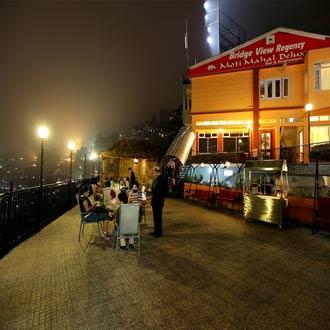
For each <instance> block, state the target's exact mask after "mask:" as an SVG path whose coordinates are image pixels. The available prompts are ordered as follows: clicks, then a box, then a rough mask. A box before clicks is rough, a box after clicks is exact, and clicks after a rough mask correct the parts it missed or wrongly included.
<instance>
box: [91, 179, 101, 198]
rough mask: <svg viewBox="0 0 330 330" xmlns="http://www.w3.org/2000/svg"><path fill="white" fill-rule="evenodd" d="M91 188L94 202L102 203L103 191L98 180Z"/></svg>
mask: <svg viewBox="0 0 330 330" xmlns="http://www.w3.org/2000/svg"><path fill="white" fill-rule="evenodd" d="M92 188H93V197H94V200H96V201H102V200H103V189H102V185H101V180H100V179H98V180H97V182H96V184H95V185H94V187H92Z"/></svg>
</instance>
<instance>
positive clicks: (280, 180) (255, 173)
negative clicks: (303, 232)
mask: <svg viewBox="0 0 330 330" xmlns="http://www.w3.org/2000/svg"><path fill="white" fill-rule="evenodd" d="M287 190H288V180H287V165H286V161H285V160H257V161H247V162H246V164H245V169H244V187H243V193H244V197H243V203H244V208H243V213H244V217H245V218H246V219H247V220H252V219H254V220H259V221H264V222H270V223H274V224H276V225H278V226H279V227H280V228H282V226H283V214H284V209H285V207H286V205H287Z"/></svg>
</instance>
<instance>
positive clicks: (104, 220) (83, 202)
mask: <svg viewBox="0 0 330 330" xmlns="http://www.w3.org/2000/svg"><path fill="white" fill-rule="evenodd" d="M88 195H89V188H88V187H86V186H85V187H82V188H81V190H80V191H79V206H80V210H81V212H83V213H91V212H93V213H95V215H96V217H97V219H98V220H100V224H101V236H102V237H103V238H104V239H105V240H108V239H110V237H109V236H110V235H109V233H108V225H109V220H113V219H114V212H113V210H108V209H107V208H105V207H104V206H98V203H97V202H95V203H92V202H91V201H90V200H89V198H88Z"/></svg>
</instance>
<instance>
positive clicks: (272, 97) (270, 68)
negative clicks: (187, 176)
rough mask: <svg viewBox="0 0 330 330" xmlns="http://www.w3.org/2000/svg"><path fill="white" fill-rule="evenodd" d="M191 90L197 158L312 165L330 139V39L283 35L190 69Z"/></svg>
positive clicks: (189, 111) (187, 95)
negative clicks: (312, 155) (228, 156)
mask: <svg viewBox="0 0 330 330" xmlns="http://www.w3.org/2000/svg"><path fill="white" fill-rule="evenodd" d="M188 76H189V79H190V83H189V84H185V85H184V114H185V123H186V124H191V128H192V129H193V131H194V133H195V141H194V145H193V147H192V153H193V154H198V153H221V152H238V151H241V152H246V153H249V154H250V155H253V156H254V157H258V158H263V159H278V158H286V157H288V154H286V155H285V154H283V151H284V150H291V149H292V150H294V153H293V154H291V155H290V157H293V158H294V159H293V160H294V161H295V162H304V163H307V162H308V161H309V152H310V150H311V147H310V145H311V146H313V144H318V143H321V142H329V140H330V37H329V36H324V35H318V34H313V33H307V32H302V31H297V30H292V29H287V28H278V29H275V30H273V31H271V32H269V33H266V34H264V35H261V36H259V37H257V38H255V39H253V40H251V41H248V42H246V43H244V44H242V45H240V46H238V47H236V48H234V49H231V50H229V51H226V52H224V53H221V54H220V55H218V56H216V57H213V58H210V59H208V60H205V61H203V62H201V63H198V64H196V65H193V66H191V67H190V68H189V69H188Z"/></svg>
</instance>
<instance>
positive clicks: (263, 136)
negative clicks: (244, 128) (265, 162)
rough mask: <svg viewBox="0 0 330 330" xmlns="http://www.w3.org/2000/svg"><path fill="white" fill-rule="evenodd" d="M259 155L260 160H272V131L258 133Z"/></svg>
mask: <svg viewBox="0 0 330 330" xmlns="http://www.w3.org/2000/svg"><path fill="white" fill-rule="evenodd" d="M259 141H260V153H261V157H262V159H272V158H273V131H261V132H260V140H259Z"/></svg>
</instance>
